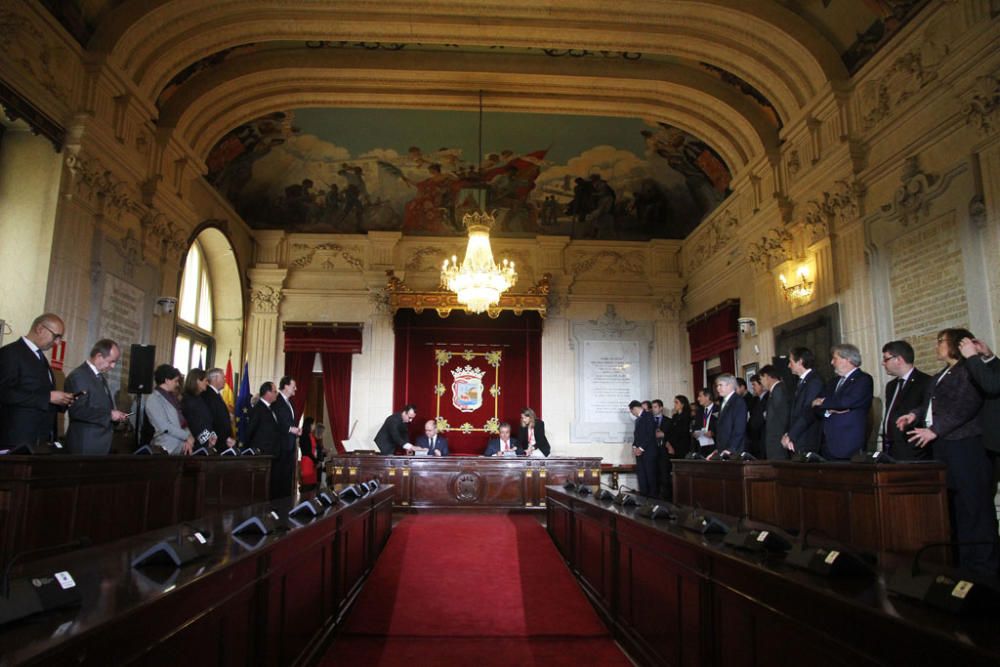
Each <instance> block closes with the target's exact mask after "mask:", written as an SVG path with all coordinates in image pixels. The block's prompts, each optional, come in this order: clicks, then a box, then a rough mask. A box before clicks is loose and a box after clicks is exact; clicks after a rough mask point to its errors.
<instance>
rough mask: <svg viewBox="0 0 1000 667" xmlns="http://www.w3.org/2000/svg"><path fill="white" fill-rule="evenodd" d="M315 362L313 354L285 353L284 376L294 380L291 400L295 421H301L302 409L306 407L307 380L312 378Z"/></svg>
mask: <svg viewBox="0 0 1000 667" xmlns="http://www.w3.org/2000/svg"><path fill="white" fill-rule="evenodd" d="M315 361H316V353H315V352H285V375H287V376H289V377H290V378H292V379H293V380H295V386H296V391H295V395H294V396H292V399H291V400H292V407H293V408H295V418H296V421H299V420H300V419H301V417H302V409H303V408H305V406H306V397H307V396H308V394H309V378H311V377H312V371H313V364H314V363H315Z"/></svg>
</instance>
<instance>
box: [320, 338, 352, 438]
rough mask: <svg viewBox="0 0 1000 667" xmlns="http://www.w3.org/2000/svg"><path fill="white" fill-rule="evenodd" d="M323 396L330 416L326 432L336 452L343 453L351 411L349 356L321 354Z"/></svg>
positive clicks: (340, 353) (330, 353)
mask: <svg viewBox="0 0 1000 667" xmlns="http://www.w3.org/2000/svg"><path fill="white" fill-rule="evenodd" d="M320 362H321V363H322V364H323V394H324V396H325V398H326V411H327V412H328V413H329V415H330V423H329V424H327V430H328V431H329V432H330V437H331V438H332V439H333V444H334V446H335V447H336V448H337V451H338V452H340V453H341V454H343V453H344V445H343V441H344V440H346V439H347V436H348V431H349V425H348V423H347V422H348V420H349V419H350V411H351V354H350V353H344V352H322V353H321V354H320Z"/></svg>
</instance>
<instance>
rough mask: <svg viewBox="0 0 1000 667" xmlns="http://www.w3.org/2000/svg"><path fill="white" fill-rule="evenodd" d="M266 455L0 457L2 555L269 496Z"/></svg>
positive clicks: (99, 538)
mask: <svg viewBox="0 0 1000 667" xmlns="http://www.w3.org/2000/svg"><path fill="white" fill-rule="evenodd" d="M270 466H271V457H269V456H259V457H258V456H243V457H228V456H227V457H218V456H216V457H208V456H206V457H201V456H199V457H179V456H63V455H52V456H3V457H0V562H5V560H6V558H7V557H8V556H10V555H12V554H15V553H18V552H21V551H24V550H30V549H38V548H41V547H46V546H52V545H56V544H63V543H66V542H72V541H75V540H78V539H80V538H82V537H87V538H88V539H89V540H90V541H91V543H92V544H102V543H105V542H110V541H111V540H116V539H119V538H122V537H127V536H129V535H136V534H138V533H142V532H145V531H147V530H153V529H155V528H161V527H163V526H170V525H173V524H175V523H177V522H179V521H183V520H186V519H194V518H197V517H201V516H205V515H206V514H210V513H212V512H217V511H220V510H223V509H228V508H234V507H242V506H244V505H249V504H251V503H253V502H259V501H261V500H265V499H266V498H267V493H268V485H269V477H270V475H269V471H270Z"/></svg>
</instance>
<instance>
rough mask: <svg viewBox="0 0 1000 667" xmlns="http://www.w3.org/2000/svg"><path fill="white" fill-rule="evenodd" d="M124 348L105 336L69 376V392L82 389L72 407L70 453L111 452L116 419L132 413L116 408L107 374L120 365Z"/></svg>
mask: <svg viewBox="0 0 1000 667" xmlns="http://www.w3.org/2000/svg"><path fill="white" fill-rule="evenodd" d="M121 354H122V351H121V348H119V347H118V344H117V343H116V342H115V341H113V340H110V339H107V338H105V339H102V340H99V341H97V342H96V343H95V344H94V347H93V348H91V350H90V358H88V359H87V361H85V362H83V363H82V364H80V365H79V366H77V367H76V368H75V369H73V371H72V372H71V373H70V374H69V375H68V376H67V377H66V391H67V392H69V393H72V394H75V393H77V392H82V395H81V396H80V398H79V399H77V400H75V401H73V404H72V405H70V406H69V428H68V429H67V431H66V440H67V443H68V448H69V452H70V454H86V455H103V454H108V453H109V452H110V451H111V435H112V433H113V431H114V425H115V422H121V421H125V420H126V419H128V415H126V414H125V413H124V412H122V411H120V410H118V409H116V408H115V401H114V397H113V396H112V395H111V388H110V387H109V386H108V379H107V378H106V377H105V375H104V373H105V372H106V371H108V370H111V369H112V368H114V367H115V366H116V365H117V364H118V358H119V357H121Z"/></svg>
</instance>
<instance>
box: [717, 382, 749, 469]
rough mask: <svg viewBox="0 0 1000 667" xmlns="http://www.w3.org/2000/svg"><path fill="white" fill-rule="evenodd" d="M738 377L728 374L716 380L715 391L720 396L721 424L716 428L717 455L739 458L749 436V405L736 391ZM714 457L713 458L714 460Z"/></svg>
mask: <svg viewBox="0 0 1000 667" xmlns="http://www.w3.org/2000/svg"><path fill="white" fill-rule="evenodd" d="M736 386H737V383H736V377H735V376H733V375H730V374H728V373H723V374H722V375H720V376H718V377H717V378H715V391H716V393H717V394H719V399H720V401H721V403H722V407H721V408H719V423H718V425H717V426H716V427H715V429H716V430H715V454H714V456H718V455H720V454H722V453H723V452H729V453H730V454H731V455H733V456H739V455H740V453H741V452H743V449H744V446H745V440H746V436H747V404H746V400H745V399H744V398H743V397H742V396H740V395H739V393H738V392H737V391H736ZM714 456H713V458H714Z"/></svg>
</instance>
